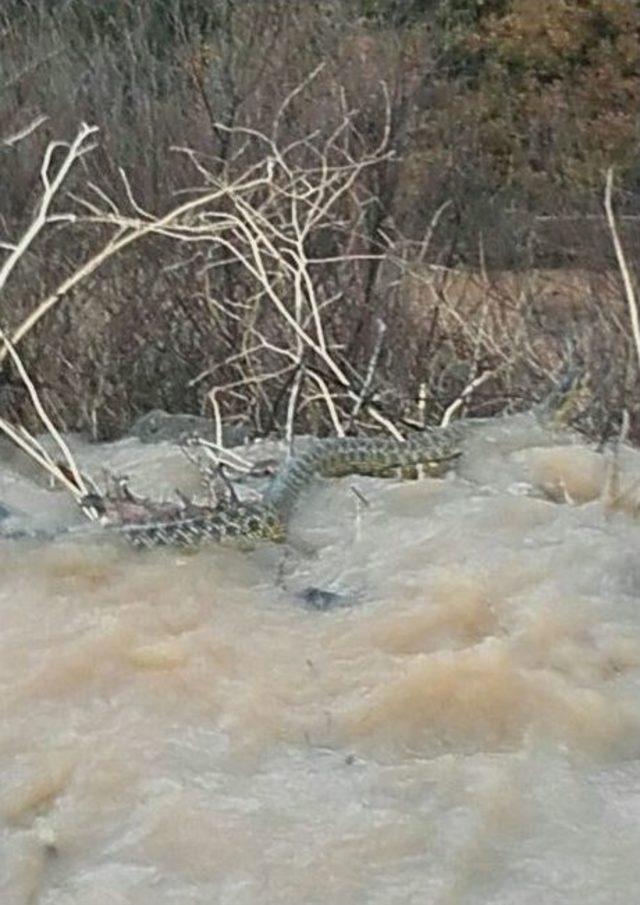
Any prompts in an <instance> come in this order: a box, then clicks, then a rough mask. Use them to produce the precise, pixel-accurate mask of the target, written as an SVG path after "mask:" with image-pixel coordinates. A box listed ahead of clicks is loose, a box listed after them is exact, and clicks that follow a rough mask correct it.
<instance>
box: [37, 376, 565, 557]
mask: <svg viewBox="0 0 640 905" xmlns="http://www.w3.org/2000/svg"><path fill="white" fill-rule="evenodd" d="M580 399H581V391H579V390H576V384H575V382H574V383H572V385H571V388H570V389H569V391H565V392H563V393H562V395H561V399H560V404H557V403H556V404H555V405H549V404H548V403H547V404H546V405H545V406H543V407H541V408H540V410H539V411H538V412H537V417H538V420H539V421H542V420H544V421H547V422H548V423H550V424H551V425H554V424H555V425H556V426H560V425H563V424H566V422H567V420H568V416H569V414H570V412H571V411H572V410H573V408H574V406H575V404H576V402H577V401H579V400H580ZM482 423H486V422H483V421H477V420H467V421H458V422H455V423H453V424H450V425H447V426H446V427H434V428H428V429H426V430H424V431H422V432H420V433H417V434H414V435H412V436H411V437H410V438H409V439H408V440H406V441H404V442H402V441H399V440H396V439H394V438H391V437H384V438H371V437H364V438H357V437H341V438H327V439H316V440H312V441H311V443H310V444H309V445H308V446H307V447H306V448H305V449H304V450H303V451H302V452H301V453H298V454H296V455H293V456H291V457H290V458H289V459H287V460H286V461H285V462H284V464H283V465H282V467H281V468H280V470H279V472H278V473H277V474H276V476H275V478H274V479H273V480H272V482H271V485H270V487H269V488H268V489H267V491H266V493H265V495H264V498H263V500H262V501H261V502H259V503H243V502H240V501H237V500H234V501H232V502H223V503H220V504H218V505H216V506H199V505H195V504H189V505H187V506H186V507H184V509H182V510H174V511H173V512H171V513H170V514H168V515H167V514H166V513H165V515H164V516H163V517H162V516H161V517H153V508H151V509H150V512H151V514H152V515H151V517H149V518H147V517H146V516H145V517H144V518H143V519H141V520H139V521H136V520H133V521H127V520H125V521H116V522H113V523H108V524H106V525H103V526H101V528H100V529H99V530H101V531H105V530H106V531H108V532H109V533H116V534H118V535H120V536H122V537H124V538H126V540H127V541H128V542H129V543H130V544H132V545H133V546H135V547H138V548H149V549H150V548H153V547H160V546H175V547H192V546H196V545H198V544H200V543H201V542H203V541H207V540H215V541H221V540H224V539H226V538H240V539H246V540H255V539H264V540H271V541H276V542H279V541H282V540H284V539H285V536H286V528H287V522H288V519H289V515H290V513H291V511H292V510H293V508H294V507H295V505H296V502H297V500H298V498H299V497H300V494H301V493H302V492H303V491H304V490H305V488H306V487H307V486H308V485H309V484H310V483H311V481H312V480H313V478H314V477H315V476H316V475H319V476H322V477H342V476H345V475H349V474H360V475H372V476H387V475H388V474H389V473H393V471H394V470H400V472H401V474H402V475H403V476H410V475H411V476H413V473H415V471H416V469H417V467H419V466H422V467H423V468H424V469H425V470H426V472H427V473H428V474H442V473H443V472H444V471H446V470H447V469H448V468H449V467H451V464H452V463H453V461H454V460H455V459H457V458H458V456H460V454H461V453H462V451H463V446H464V441H465V439H466V438H467V437H468V435H469V432H470V430H471V429H473V428H474V427H475V426H477V425H478V424H482ZM158 510H159V511H161V507H158ZM94 532H95V529H92V528H89V529H87V527H86V526H82V527H81V528H71V529H67V531H66V532H63V533H66V534H72V535H80V534H83V535H86V534H88V533H94ZM23 536H24V535H23ZM33 536H35V537H42V536H43V535H42V534H36V535H33ZM44 536H46V535H44Z"/></svg>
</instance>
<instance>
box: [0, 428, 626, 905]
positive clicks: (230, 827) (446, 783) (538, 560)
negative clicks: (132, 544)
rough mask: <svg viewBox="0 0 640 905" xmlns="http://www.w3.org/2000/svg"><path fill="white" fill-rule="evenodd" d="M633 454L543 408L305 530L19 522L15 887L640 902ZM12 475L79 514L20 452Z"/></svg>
mask: <svg viewBox="0 0 640 905" xmlns="http://www.w3.org/2000/svg"><path fill="white" fill-rule="evenodd" d="M75 445H76V450H77V452H78V455H79V457H80V459H81V461H82V462H83V464H84V465H85V466H86V468H87V469H88V470H90V471H91V472H92V473H93V474H94V475H95V476H96V477H99V476H100V469H101V468H103V467H108V468H111V469H113V470H115V471H117V472H120V473H127V474H129V475H130V476H131V480H132V486H133V487H134V488H136V489H139V490H140V491H142V492H153V493H155V494H160V493H167V492H169V491H170V490H172V489H173V488H175V487H178V486H179V487H182V488H183V489H184V490H187V491H188V490H193V489H194V487H196V486H197V482H198V479H197V476H196V475H194V469H193V466H192V465H191V464H189V463H188V462H187V461H186V460H185V458H184V456H183V455H182V454H181V453H180V452H179V451H177V450H176V449H174V448H173V447H171V446H169V445H158V446H154V447H150V446H142V445H139V444H138V442H137V441H135V440H131V439H127V440H123V441H120V442H118V443H114V444H110V445H102V446H91V445H83V444H82V443H81V442H80V441H77V442H76V444H75ZM272 451H273V448H272V447H268V446H267V445H265V446H256V447H254V448H253V449H252V450H250V451H249V455H250V456H253V457H254V458H258V459H259V458H261V457H264V456H265V455H266V454H267V453H269V454H271V452H272ZM610 461H611V460H610V458H609V456H608V455H600V454H598V453H596V452H595V451H593V450H591V449H590V448H588V447H587V446H586V445H584V444H583V443H582V441H580V440H579V439H578V438H576V437H573V436H568V435H566V436H558V435H551V434H549V433H545V432H544V431H543V430H542V428H540V427H538V426H536V425H535V424H534V423H533V421H532V420H531V419H530V418H529V417H528V416H518V417H513V418H508V419H504V420H502V421H497V422H494V423H493V424H489V425H487V426H486V427H483V428H481V429H480V430H479V431H478V434H477V436H476V437H475V439H474V440H473V442H471V443H470V444H469V447H468V449H467V452H466V453H465V455H464V457H463V459H462V460H461V462H460V463H459V466H458V468H457V472H456V474H450V475H448V476H446V477H445V478H443V479H436V480H429V479H426V480H423V481H418V482H402V481H400V480H394V479H389V480H381V479H373V478H346V479H341V480H335V481H317V482H316V484H315V485H314V487H313V488H312V489H311V490H310V491H309V492H308V493H307V494H306V495H305V497H304V499H303V500H302V502H301V505H300V506H299V508H298V510H297V512H296V514H295V517H294V518H293V520H292V523H291V529H290V536H291V542H290V544H288V545H286V546H279V547H276V546H271V545H268V544H265V545H262V546H258V547H256V548H255V549H253V550H248V551H247V550H238V549H234V548H230V547H224V546H222V547H220V546H209V547H206V548H203V549H202V550H201V551H199V552H198V553H196V554H190V555H187V554H184V553H181V552H178V551H175V550H158V551H153V552H151V553H136V552H135V551H132V550H130V549H128V548H126V547H124V546H122V545H121V544H120V543H118V542H117V541H112V540H109V539H107V538H97V539H95V540H89V541H87V540H78V539H72V538H67V539H59V540H57V541H56V542H53V543H34V542H30V543H26V542H24V543H18V542H7V541H5V542H0V568H1V570H2V583H1V586H0V623H1V631H0V708H1V716H2V719H1V723H0V777H1V781H0V833H1V835H0V903H2V905H36V903H37V905H103V903H104V905H174V903H177V905H182V903H185V905H212V903H223V905H263V903H264V905H316V903H318V905H320V903H322V905H425V903H426V905H431V903H433V905H458V903H459V905H486V903H491V905H529V903H531V905H533V903H535V905H540V903H544V905H556V903H557V905H567V903H580V905H585V903H590V905H599V903H601V905H630V903H636V902H638V901H640V858H639V852H640V695H639V691H640V560H639V556H638V552H639V550H640V520H639V519H638V518H637V517H636V508H637V506H636V504H637V502H638V500H639V499H640V489H639V488H640V453H638V452H636V451H633V450H627V449H623V450H622V451H621V453H620V456H619V476H618V478H619V480H618V484H619V486H618V488H617V490H616V493H617V496H616V497H615V500H614V494H613V491H610V492H609V493H607V494H606V495H605V494H603V488H604V486H605V484H606V482H607V475H608V474H610V470H611V469H610ZM353 488H357V490H358V491H359V493H360V495H361V496H362V497H363V500H364V501H362V500H360V499H359V497H358V496H357V495H356V494H354V493H353V490H352V489H353ZM605 497H606V498H605ZM0 499H1V500H3V501H5V502H7V503H9V504H10V505H12V506H16V507H20V508H21V509H22V510H24V511H25V512H26V513H28V514H31V515H33V516H34V517H35V518H37V519H38V520H39V521H40V523H41V524H51V523H54V522H62V523H64V522H68V521H71V520H73V519H74V518H77V516H76V515H75V513H74V511H73V507H72V506H70V504H69V503H68V501H67V500H66V499H65V498H64V496H63V495H62V494H60V493H53V492H51V491H49V490H47V489H46V488H45V487H44V486H43V485H42V484H39V483H38V482H37V481H34V480H33V479H32V477H31V476H30V472H29V469H28V468H26V467H25V466H24V464H21V463H19V462H17V461H16V460H14V459H9V458H7V457H5V464H4V465H3V466H2V468H1V469H0ZM612 501H613V502H612ZM614 502H617V504H616V505H614V504H613V503H614ZM308 587H318V588H322V589H325V590H330V591H333V592H335V593H336V594H341V595H343V596H342V597H340V598H338V599H339V601H340V603H341V605H340V606H336V607H335V608H332V609H329V610H327V611H323V612H321V611H318V610H316V609H313V608H312V607H311V606H310V605H309V604H308V603H305V602H304V600H303V599H302V596H301V592H302V591H303V590H304V589H305V588H308Z"/></svg>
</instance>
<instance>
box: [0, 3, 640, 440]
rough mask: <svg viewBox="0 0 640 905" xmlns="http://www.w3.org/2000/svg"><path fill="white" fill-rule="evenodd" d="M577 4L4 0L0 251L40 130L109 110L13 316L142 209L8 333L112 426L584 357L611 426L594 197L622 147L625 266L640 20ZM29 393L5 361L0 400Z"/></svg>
mask: <svg viewBox="0 0 640 905" xmlns="http://www.w3.org/2000/svg"><path fill="white" fill-rule="evenodd" d="M565 5H566V4H557V3H556V4H546V5H544V10H543V12H544V15H538V16H537V17H534V18H533V19H532V18H531V16H530V9H529V6H530V4H529V6H528V5H527V3H526V2H525V0H513V2H509V3H508V2H506V0H505V2H500V3H498V2H495V3H486V4H478V3H475V2H472V0H469V2H466V3H464V2H462V0H458V2H455V0H451V2H444V0H443V2H441V3H435V4H434V3H431V4H429V3H426V2H425V3H406V4H404V5H403V4H401V3H395V4H394V3H377V2H370V3H366V2H362V3H360V4H358V3H356V2H347V0H344V2H339V0H331V2H326V3H318V4H308V3H302V2H300V3H297V2H294V3H291V2H286V3H284V2H277V0H269V2H261V3H255V2H245V3H239V2H233V0H220V2H217V3H204V2H203V3H199V2H198V0H183V2H179V0H171V2H169V0H167V2H162V0H142V2H138V3H136V4H129V3H124V4H123V3H118V4H116V3H113V4H109V3H105V4H103V5H102V8H101V11H99V12H95V11H94V13H91V12H89V8H88V7H87V6H86V5H84V6H83V4H80V3H78V2H75V0H68V2H66V3H64V4H58V6H57V8H56V9H55V10H54V8H53V5H52V4H51V3H50V2H47V0H30V2H29V3H26V4H25V3H20V4H18V3H9V4H8V5H7V7H6V9H5V11H4V12H2V13H0V45H1V46H0V50H1V51H2V54H1V56H0V67H1V68H2V73H1V76H2V77H3V78H4V83H3V87H2V89H1V90H0V180H1V182H2V187H3V191H2V196H1V200H0V216H1V219H0V223H1V225H2V230H1V233H0V241H2V242H4V243H5V245H6V248H5V251H4V252H3V254H5V255H8V254H10V253H11V246H12V245H13V244H15V243H16V242H17V240H18V237H19V236H20V235H23V234H24V230H25V229H26V228H27V226H28V224H29V223H30V222H32V219H33V212H34V209H35V208H36V207H37V204H38V203H39V199H40V198H41V193H42V188H43V187H42V183H41V181H40V179H39V173H40V166H41V160H42V157H43V154H44V153H45V149H46V148H47V146H48V145H49V143H50V142H51V141H52V140H65V141H67V142H69V141H72V140H73V136H74V135H76V134H77V128H78V123H79V122H80V121H82V120H85V121H87V122H90V123H95V124H96V125H97V126H99V132H98V133H97V136H96V147H95V149H94V150H93V151H92V152H91V153H89V154H87V155H86V156H83V157H82V158H80V159H79V160H78V161H77V163H76V164H75V166H74V167H73V168H72V170H71V172H70V173H69V175H68V176H67V178H66V180H65V183H64V190H63V191H61V192H59V193H58V194H57V195H56V198H55V204H54V205H53V206H52V210H51V212H50V213H53V214H54V215H55V216H56V217H58V216H59V215H60V214H61V213H64V214H73V218H74V219H69V218H68V219H55V220H54V221H49V222H47V224H46V229H44V230H43V231H42V232H41V233H40V234H39V235H38V236H37V237H36V239H35V241H34V242H33V243H32V244H31V245H30V247H29V249H28V251H27V252H26V253H25V254H24V255H21V256H20V259H19V261H18V262H17V263H16V269H15V271H14V272H13V274H12V278H11V280H9V281H7V285H6V287H5V288H4V290H3V295H2V326H3V329H5V330H8V331H9V332H12V331H15V330H16V328H17V327H18V326H19V325H20V324H21V323H24V322H25V319H26V318H28V317H29V315H30V314H31V313H32V312H33V311H35V310H36V309H37V308H38V305H39V304H40V303H41V302H42V300H43V299H46V298H47V297H49V296H50V294H51V293H52V292H53V293H55V291H56V287H59V286H61V285H64V283H65V281H68V280H69V279H70V277H71V278H72V275H73V274H74V273H76V272H77V269H78V268H82V267H83V266H84V265H85V264H86V262H87V261H91V260H92V259H93V258H94V256H96V255H98V256H99V255H100V254H101V253H102V252H101V250H104V249H105V248H108V247H109V243H110V242H113V241H117V239H116V238H114V237H118V236H120V237H121V236H123V235H127V234H128V233H127V231H129V232H131V231H134V232H135V231H136V230H137V231H138V233H139V234H136V236H135V240H132V241H131V242H130V243H127V244H125V245H123V247H122V249H121V250H119V251H118V252H117V254H115V253H114V254H112V253H111V252H110V251H109V252H108V253H106V254H104V258H100V259H99V266H96V267H95V269H92V270H91V272H90V273H88V274H86V275H85V276H84V277H83V278H82V279H78V280H77V281H76V282H75V283H74V284H73V286H72V287H71V288H70V289H69V290H68V291H66V292H65V293H64V294H63V296H62V297H60V298H57V297H56V298H55V303H53V304H52V305H51V307H50V309H49V310H48V311H47V313H46V315H45V316H43V317H42V318H41V319H40V320H38V322H37V324H35V326H34V327H33V329H30V330H29V331H27V332H26V333H25V336H24V338H22V339H21V342H20V349H21V354H22V355H23V357H24V360H25V362H26V364H27V366H28V368H29V371H30V373H32V375H33V376H34V380H35V382H36V384H37V386H38V389H39V391H40V393H41V395H42V397H43V398H44V399H45V400H46V402H47V405H48V408H49V410H50V411H52V412H53V413H55V415H56V417H57V418H58V420H59V422H60V423H61V424H63V425H64V426H65V427H68V428H81V429H84V430H89V431H91V432H92V433H93V435H94V436H97V437H108V436H113V435H114V434H117V433H118V432H120V431H122V430H123V429H124V428H125V427H126V425H127V424H128V423H130V421H131V420H132V419H133V418H134V417H135V416H136V415H137V414H139V413H140V412H141V411H144V410H148V409H150V408H154V407H162V408H166V409H168V410H189V411H205V412H208V413H212V411H213V410H214V409H215V410H217V411H218V413H219V414H220V415H221V416H222V417H223V418H225V419H227V420H233V419H236V420H237V419H242V420H245V421H247V422H248V423H249V424H250V425H251V426H252V428H253V429H254V430H255V431H256V432H258V433H266V432H269V431H271V430H274V429H277V430H284V429H285V426H286V424H287V421H288V420H290V416H291V412H292V411H295V413H296V426H297V427H300V428H305V429H309V428H310V429H313V430H318V431H325V430H347V431H349V430H355V429H359V428H366V427H375V428H377V429H382V427H383V426H384V424H385V423H388V422H393V423H395V424H400V426H402V422H403V420H404V421H406V422H408V423H411V424H413V423H416V422H420V423H421V422H424V421H428V422H434V421H438V420H440V419H441V418H442V416H443V414H444V413H445V412H446V410H447V409H448V407H449V406H450V405H451V404H452V403H453V402H454V401H455V400H456V399H458V398H459V397H460V395H461V394H462V393H463V392H464V391H465V388H467V387H469V386H470V385H472V386H473V393H472V394H470V395H469V397H468V398H465V404H466V405H467V406H468V407H469V409H470V410H471V411H472V412H473V413H480V414H488V413H491V412H495V411H499V410H501V409H503V408H505V407H511V408H525V407H527V406H528V405H529V404H530V403H531V401H532V400H534V399H536V398H540V397H541V396H543V395H545V394H546V393H547V392H548V391H549V388H550V384H551V383H552V382H553V380H554V379H555V377H554V375H557V374H558V373H560V372H561V371H562V370H563V369H564V368H565V367H566V365H567V363H573V364H575V365H578V366H585V365H586V366H588V367H589V368H590V370H591V371H592V375H593V383H594V387H595V389H596V401H595V403H594V406H593V407H592V409H591V411H590V414H589V422H588V424H587V425H586V426H587V427H588V429H589V430H590V432H592V433H594V434H596V435H598V436H599V437H600V436H602V437H605V436H608V435H609V434H611V433H615V432H616V431H617V430H618V429H619V424H620V419H621V413H622V411H623V410H624V409H627V410H629V412H630V414H631V415H632V416H633V415H634V414H635V413H636V411H637V408H638V404H637V403H636V401H635V400H636V398H637V395H638V394H637V389H638V381H637V363H636V361H635V353H634V349H633V340H632V337H631V332H630V328H629V317H628V310H627V306H626V301H625V296H624V292H623V289H622V286H621V281H620V277H619V271H618V268H617V264H616V259H615V256H614V254H613V249H612V244H611V237H610V234H609V231H608V228H607V223H606V219H605V216H604V211H603V206H602V198H603V191H604V169H605V168H606V167H607V166H609V165H611V164H615V165H616V168H617V169H616V173H617V192H616V195H615V200H616V207H617V214H618V224H619V227H620V233H621V238H622V242H623V245H624V247H625V248H626V252H627V255H628V258H629V263H630V266H631V268H632V269H633V268H634V265H635V261H634V254H633V250H634V247H635V242H634V240H635V224H636V220H635V216H636V215H635V201H636V195H635V188H636V185H637V180H638V172H639V171H638V168H637V161H636V159H635V156H634V154H633V153H632V149H633V148H634V147H637V135H638V115H637V109H638V107H637V103H636V100H637V96H638V87H639V85H640V76H639V73H638V64H637V59H639V58H640V55H636V57H634V54H633V51H634V48H635V49H636V50H637V49H638V46H637V45H638V27H639V26H640V14H639V13H638V12H637V11H636V7H635V5H632V4H628V3H625V4H621V3H618V2H615V0H598V2H596V0H590V2H588V3H587V2H585V3H579V4H574V5H572V8H571V10H568V9H567V10H564V14H563V10H562V9H560V7H564V6H565ZM538 12H540V10H538ZM54 13H55V14H54ZM534 19H535V22H536V27H535V29H534V32H533V33H532V32H531V28H530V23H531V22H533V21H534ZM574 20H575V21H574ZM527 23H529V24H527ZM634 42H635V43H634ZM312 74H313V77H312V78H311V77H310V76H311V75H312ZM44 116H46V117H48V118H47V119H46V120H43V121H40V118H41V117H44ZM31 125H33V126H34V128H33V131H32V132H31V133H30V134H28V135H24V136H22V137H20V133H21V132H22V131H23V130H25V129H28V128H29V127H30V126H31ZM2 142H3V143H2ZM634 142H636V144H634ZM64 153H65V149H64V148H63V147H57V148H55V149H54V151H53V153H52V157H51V161H50V163H51V172H52V173H55V172H57V169H58V167H59V166H60V164H61V161H62V159H63V157H64ZM250 175H251V177H252V178H257V179H258V180H259V181H258V184H256V185H255V186H251V187H250V188H249V189H247V190H245V189H244V188H242V185H243V181H245V180H246V179H248V178H249V176H250ZM343 183H344V185H345V188H344V190H341V191H340V192H339V193H338V195H337V196H336V197H335V198H334V199H333V201H332V202H331V204H330V205H329V207H328V208H327V210H326V211H323V213H322V216H321V217H320V218H318V219H315V220H314V219H313V218H311V220H312V221H313V222H311V223H310V224H309V228H308V229H307V230H304V229H302V233H303V234H301V228H302V227H301V221H300V218H303V219H304V217H306V216H308V215H309V211H310V207H309V205H310V204H313V198H314V197H320V196H322V197H327V198H329V197H330V196H332V192H333V190H334V188H336V187H337V186H340V185H343ZM239 187H240V188H239ZM216 193H217V194H216ZM314 193H315V195H314ZM191 201H195V202H198V203H196V205H195V207H194V209H193V210H188V211H187V212H186V213H185V214H184V215H183V214H180V215H178V216H177V217H176V218H175V219H174V220H171V212H172V211H176V210H178V209H179V208H180V207H181V206H182V205H184V204H185V203H188V202H191ZM163 217H169V220H170V222H169V225H168V228H166V229H165V228H164V227H162V228H160V227H158V225H157V224H158V223H162V222H163ZM153 224H155V225H153ZM221 224H223V226H221ZM194 230H199V231H200V233H199V234H198V236H197V237H196V236H195V235H194ZM225 242H226V243H227V244H226V245H225ZM252 243H254V244H253V245H252ZM256 243H257V249H256V247H255V244H256ZM256 253H257V260H259V261H260V262H261V264H262V265H263V266H264V271H263V272H262V271H261V270H260V268H258V269H257V270H256V266H255V262H256ZM252 256H253V257H252ZM247 261H249V263H250V264H251V263H253V265H254V267H253V269H252V268H251V266H247ZM1 264H2V259H1V258H0V266H1ZM72 282H73V279H72ZM278 305H279V306H280V307H278ZM329 400H330V401H329ZM27 402H28V400H27V398H26V396H25V393H24V389H23V387H22V384H21V382H20V381H19V380H18V379H17V378H16V374H15V371H14V369H13V367H12V365H11V364H10V362H9V360H8V359H6V360H5V362H4V365H3V375H2V386H1V387H0V403H1V405H2V408H3V410H4V411H5V412H7V413H9V414H12V415H14V416H17V417H20V418H22V419H23V420H24V418H25V413H26V411H27ZM212 405H213V408H212ZM631 422H632V429H633V425H634V423H635V421H634V418H633V417H632V418H631Z"/></svg>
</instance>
